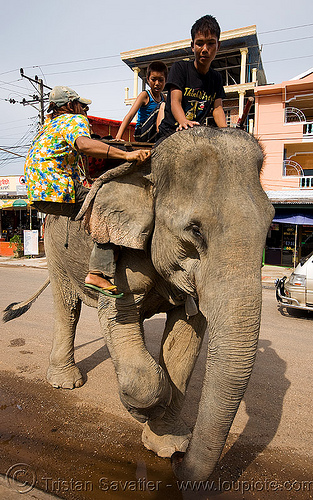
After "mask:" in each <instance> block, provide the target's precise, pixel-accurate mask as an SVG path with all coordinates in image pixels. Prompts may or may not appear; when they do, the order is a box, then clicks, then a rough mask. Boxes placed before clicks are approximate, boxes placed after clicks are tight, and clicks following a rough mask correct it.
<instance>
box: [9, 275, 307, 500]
mask: <svg viewBox="0 0 313 500" xmlns="http://www.w3.org/2000/svg"><path fill="white" fill-rule="evenodd" d="M46 276H47V271H46V270H45V269H38V268H37V269H33V268H29V267H15V268H11V267H9V266H5V267H0V284H1V287H0V308H1V310H3V309H4V307H5V306H6V305H7V304H8V303H10V302H13V301H14V302H17V301H20V300H23V299H25V298H26V297H28V296H29V295H30V293H31V292H33V291H34V290H35V289H36V288H37V287H39V285H40V284H41V283H42V282H43V281H44V280H45V278H46ZM312 322H313V316H312V315H308V314H304V315H300V316H298V317H296V316H293V317H291V316H288V315H284V314H281V313H280V312H279V311H278V309H277V305H276V301H275V298H274V291H273V290H271V289H268V288H264V289H263V313H262V325H261V334H260V342H259V349H258V355H257V360H256V364H255V368H254V371H253V375H252V378H251V381H250V384H249V387H248V390H247V392H246V394H245V397H244V400H243V402H242V404H241V406H240V409H239V412H238V414H237V416H236V418H235V421H234V423H233V426H232V428H231V433H230V436H229V439H228V441H227V446H226V447H225V452H224V455H223V457H222V459H221V462H220V464H219V466H218V467H217V470H216V471H215V473H214V475H213V480H214V481H215V483H214V488H213V489H215V490H216V492H215V493H210V496H208V493H207V492H204V491H202V490H201V489H200V491H199V492H197V493H191V492H190V491H187V492H185V493H181V492H179V491H178V490H177V483H176V481H175V478H174V477H173V475H172V473H171V469H170V463H169V461H168V460H164V459H160V458H158V457H155V456H154V455H153V454H152V453H151V452H148V451H147V450H145V449H144V448H143V447H142V445H141V444H140V434H141V429H142V426H141V424H139V423H138V422H136V421H134V420H133V419H132V418H131V417H130V416H129V415H128V413H127V412H126V410H125V409H124V408H123V407H122V406H121V404H120V402H119V399H118V395H117V386H116V381H115V374H114V370H113V366H112V363H111V360H110V357H109V355H108V351H107V349H106V347H105V345H104V342H103V339H102V336H101V333H100V329H99V326H98V320H97V314H96V311H95V310H92V309H89V308H85V307H84V308H83V312H82V318H81V320H80V322H79V325H78V333H77V340H76V361H77V363H78V364H79V366H80V368H81V370H82V372H83V373H84V375H85V376H86V378H87V383H86V384H85V385H84V386H83V387H82V388H80V389H78V390H75V391H60V390H55V389H53V388H52V387H50V386H49V385H48V384H47V383H46V382H45V371H46V368H47V364H48V357H49V350H50V345H51V336H52V328H53V308H52V299H51V290H50V289H49V288H48V289H47V290H46V291H45V292H44V293H43V294H42V296H41V297H40V298H39V299H38V300H37V302H36V303H35V304H34V305H33V306H32V308H31V310H30V311H29V312H27V313H26V314H25V315H24V316H22V317H21V318H18V319H16V320H14V321H11V322H10V323H6V324H2V326H1V337H0V346H1V351H0V396H1V402H0V451H1V456H2V457H3V458H2V459H1V465H0V474H5V473H6V471H7V469H8V468H9V467H12V466H13V465H15V464H17V463H20V462H22V463H26V464H29V467H30V469H31V471H30V472H31V473H32V472H33V471H35V473H36V480H37V486H39V488H41V489H42V490H44V491H46V492H47V493H49V494H54V495H57V496H59V497H61V498H66V499H73V500H81V499H86V500H98V499H100V498H105V497H104V491H106V490H107V489H108V488H111V489H110V490H109V492H111V493H110V496H106V497H107V498H110V499H111V498H113V499H115V498H116V499H119V498H122V499H124V498H135V499H136V500H137V499H138V498H153V499H159V498H160V499H161V498H162V499H163V498H169V499H176V498H183V499H194V498H195V499H197V500H198V499H201V500H202V499H205V498H212V496H215V494H217V493H218V492H219V490H220V489H223V491H224V492H223V495H222V496H223V498H224V497H225V498H227V499H228V498H229V499H232V498H234V499H239V498H240V499H241V498H245V499H250V498H254V499H261V500H263V499H271V498H273V499H274V498H275V499H277V498H278V499H284V500H285V499H288V498H290V499H292V500H294V499H299V500H300V499H302V498H303V499H307V498H313V483H312V484H311V491H310V492H309V491H308V488H309V485H308V484H307V482H308V481H313V467H312V457H313V447H312V438H313V432H312V379H313V365H312V351H313V349H312V348H313V323H312ZM163 324H164V316H163V315H159V316H158V317H156V318H155V319H153V320H149V321H147V322H146V332H147V344H148V348H149V350H150V351H151V352H152V353H153V355H155V356H157V354H158V346H159V343H160V338H161V335H162V328H163ZM204 364H205V349H203V350H202V352H201V355H200V358H199V361H198V363H197V366H196V370H195V372H194V374H193V376H192V379H191V383H190V388H189V391H188V397H187V400H186V407H185V409H184V418H185V420H186V422H187V423H188V424H189V425H191V426H192V425H193V424H194V421H195V417H196V408H197V404H198V401H199V396H200V391H199V387H200V385H201V380H202V376H203V371H204ZM147 477H148V478H149V480H150V481H151V485H150V486H151V489H150V491H147V489H148V488H147V487H146V491H142V488H141V487H142V485H143V478H147ZM103 478H107V479H106V481H104V482H103V481H102V482H101V479H102V480H103ZM113 480H117V481H120V483H118V484H117V486H116V489H114V485H113V486H112V483H110V482H109V481H113ZM131 480H132V481H137V482H136V483H134V485H133V486H134V488H135V489H136V491H135V493H134V492H133V491H132V490H131V483H130V482H129V481H131ZM62 481H63V482H62ZM88 481H89V482H88ZM123 481H124V482H123ZM127 481H128V483H127ZM138 481H139V482H138ZM140 481H141V483H140ZM158 481H159V484H158ZM221 481H222V483H221ZM1 484H2V486H3V481H2V483H1ZM0 486H1V485H0ZM153 486H154V489H152V487H153ZM112 488H113V489H112ZM140 488H141V489H140ZM242 492H244V494H242ZM0 493H1V490H0ZM31 495H33V497H31ZM28 496H29V498H36V496H35V490H33V492H31V493H28V494H24V496H23V498H24V499H26V498H28ZM1 498H2V497H1ZM3 498H5V497H3ZM8 498H9V497H8Z"/></svg>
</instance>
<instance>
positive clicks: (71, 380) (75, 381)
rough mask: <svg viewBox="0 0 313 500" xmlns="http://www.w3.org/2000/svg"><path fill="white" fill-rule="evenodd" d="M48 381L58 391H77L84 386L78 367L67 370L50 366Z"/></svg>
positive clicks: (74, 366)
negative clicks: (76, 389) (77, 388)
mask: <svg viewBox="0 0 313 500" xmlns="http://www.w3.org/2000/svg"><path fill="white" fill-rule="evenodd" d="M47 381H48V382H49V384H51V385H52V386H53V387H55V388H56V389H75V388H76V387H81V386H82V385H84V380H83V376H82V374H81V373H80V371H79V369H78V368H77V366H76V365H73V366H69V367H67V368H64V367H62V368H60V367H57V366H53V365H50V366H49V368H48V371H47Z"/></svg>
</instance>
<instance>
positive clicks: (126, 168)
mask: <svg viewBox="0 0 313 500" xmlns="http://www.w3.org/2000/svg"><path fill="white" fill-rule="evenodd" d="M147 162H150V158H148V159H147V160H145V161H144V162H141V163H137V162H133V163H123V164H122V165H118V166H117V167H115V168H111V169H110V170H107V172H104V173H103V174H102V175H100V177H98V178H97V179H96V180H95V181H94V183H93V185H92V187H91V189H90V191H89V193H88V194H87V196H86V198H85V200H84V203H83V206H82V207H81V209H80V211H79V212H78V214H77V216H76V218H75V220H80V219H82V218H83V216H84V215H85V213H86V212H87V210H88V208H89V207H90V209H91V204H92V202H93V200H94V198H95V196H96V194H97V192H98V191H99V189H100V188H101V186H102V185H103V184H105V183H107V182H110V181H111V180H113V179H116V178H117V177H121V176H122V175H126V174H130V173H132V172H134V171H135V170H136V169H137V168H139V167H140V168H141V167H142V166H143V165H146V164H147Z"/></svg>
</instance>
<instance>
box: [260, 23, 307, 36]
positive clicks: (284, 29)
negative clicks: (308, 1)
mask: <svg viewBox="0 0 313 500" xmlns="http://www.w3.org/2000/svg"><path fill="white" fill-rule="evenodd" d="M308 26H313V23H310V24H300V25H299V26H291V27H290V28H279V29H276V30H269V31H260V32H259V35H266V34H267V33H277V32H278V31H287V30H294V29H297V28H307V27H308Z"/></svg>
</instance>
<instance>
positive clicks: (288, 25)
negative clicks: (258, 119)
mask: <svg viewBox="0 0 313 500" xmlns="http://www.w3.org/2000/svg"><path fill="white" fill-rule="evenodd" d="M0 2H1V29H0V54H1V58H0V61H1V65H0V148H4V149H9V150H10V151H11V152H15V153H17V154H20V155H22V156H25V155H26V153H27V149H28V147H29V145H30V143H31V140H32V138H33V137H34V135H35V133H36V127H37V125H38V112H37V110H36V109H34V108H33V107H32V106H23V105H22V104H19V102H20V101H21V100H22V99H23V98H25V99H29V98H30V96H31V95H33V94H34V93H35V89H34V88H33V87H32V85H31V83H30V82H29V81H28V80H27V79H25V78H22V77H21V76H20V71H19V69H20V68H23V69H24V74H25V75H27V76H29V77H31V78H34V77H35V75H37V76H38V77H39V78H42V79H43V81H44V83H45V84H46V85H48V86H49V87H54V86H55V85H66V86H69V87H71V88H73V89H74V90H76V91H77V92H78V93H79V94H80V95H81V96H83V97H87V98H89V99H92V101H93V102H92V105H91V106H90V111H89V113H90V114H91V115H94V116H100V117H103V118H111V119H115V120H122V119H123V117H124V115H125V114H126V113H127V112H128V110H129V107H127V106H126V105H125V104H124V97H125V87H129V88H130V96H132V92H133V73H132V71H131V70H130V69H129V68H128V67H127V66H126V64H125V63H123V62H122V61H121V58H120V53H121V52H124V51H128V50H132V49H138V48H142V47H148V46H151V45H158V44H162V43H168V42H172V41H176V40H184V39H187V38H189V37H190V28H191V26H192V24H193V23H194V22H195V21H196V19H198V18H199V17H201V16H203V15H205V14H212V15H214V16H215V17H216V18H217V20H218V21H219V24H220V26H221V30H222V31H226V30H231V29H236V28H242V27H244V26H250V25H253V24H255V25H256V27H257V34H258V39H259V43H260V46H262V55H261V57H262V61H263V66H264V69H265V74H266V78H267V82H268V83H280V82H282V81H285V80H289V79H290V78H293V77H294V76H296V75H299V74H301V73H303V72H305V71H306V70H308V69H309V68H312V67H313V44H312V41H313V18H312V0H298V1H297V2H295V1H294V0H293V1H291V0H284V1H281V0H261V1H260V2H259V3H256V2H251V1H247V0H237V1H236V2H234V1H233V0H224V1H223V2H216V5H214V2H208V1H207V0H206V1H204V0H194V1H193V2H190V0H158V1H155V2H152V4H151V3H150V2H131V1H129V0H128V1H127V2H126V1H125V0H118V1H116V2H114V1H112V0H110V1H108V0H89V2H86V1H82V0H54V1H53V2H51V1H50V2H46V1H45V0H27V1H25V0H10V1H4V0H0ZM10 99H14V100H15V101H17V102H16V103H15V104H12V103H10V102H9V100H10ZM23 164H24V159H23V158H20V157H17V156H14V155H12V154H11V153H6V152H3V151H1V150H0V176H6V175H20V174H22V173H23Z"/></svg>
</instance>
